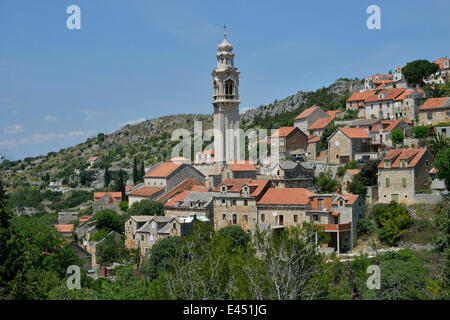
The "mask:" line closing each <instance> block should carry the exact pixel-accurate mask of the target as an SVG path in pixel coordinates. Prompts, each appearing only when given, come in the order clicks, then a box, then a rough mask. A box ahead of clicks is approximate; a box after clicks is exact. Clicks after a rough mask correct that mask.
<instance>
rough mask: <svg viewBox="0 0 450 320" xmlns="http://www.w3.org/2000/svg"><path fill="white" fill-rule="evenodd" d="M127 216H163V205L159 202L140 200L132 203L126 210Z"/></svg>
mask: <svg viewBox="0 0 450 320" xmlns="http://www.w3.org/2000/svg"><path fill="white" fill-rule="evenodd" d="M128 215H129V216H139V215H157V216H163V215H164V205H163V204H162V203H161V202H158V201H154V200H147V199H145V200H141V201H138V202H135V203H133V205H132V206H131V207H130V209H129V210H128Z"/></svg>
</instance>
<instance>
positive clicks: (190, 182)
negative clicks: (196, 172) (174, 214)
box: [157, 178, 204, 203]
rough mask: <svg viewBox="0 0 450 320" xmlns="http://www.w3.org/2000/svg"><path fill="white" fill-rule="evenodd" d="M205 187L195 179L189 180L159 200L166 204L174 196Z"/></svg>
mask: <svg viewBox="0 0 450 320" xmlns="http://www.w3.org/2000/svg"><path fill="white" fill-rule="evenodd" d="M196 186H197V187H204V184H203V183H201V182H200V181H198V180H197V179H194V178H187V179H185V180H183V181H182V182H180V183H179V184H178V185H177V186H176V187H175V188H172V190H169V191H167V192H166V193H164V194H163V195H162V196H160V197H159V198H158V199H157V200H158V201H160V202H162V203H164V202H166V201H167V200H169V199H170V198H172V197H173V196H175V195H177V194H178V193H180V192H183V191H188V190H192V189H193V188H194V187H196Z"/></svg>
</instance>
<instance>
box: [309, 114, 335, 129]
mask: <svg viewBox="0 0 450 320" xmlns="http://www.w3.org/2000/svg"><path fill="white" fill-rule="evenodd" d="M334 119H335V118H334V117H329V118H320V119H317V121H316V122H314V123H313V124H312V125H310V126H309V127H308V130H317V129H324V128H326V127H328V125H329V124H330V123H331V122H332V121H333V120H334Z"/></svg>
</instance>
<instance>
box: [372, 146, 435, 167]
mask: <svg viewBox="0 0 450 320" xmlns="http://www.w3.org/2000/svg"><path fill="white" fill-rule="evenodd" d="M426 152H427V149H393V150H390V151H389V152H388V153H387V154H386V156H385V157H384V158H383V161H381V162H380V164H379V165H378V168H384V162H385V161H387V160H389V161H390V162H391V166H390V167H391V168H401V160H406V161H407V164H408V165H407V168H414V167H415V166H416V165H417V163H418V162H419V161H420V159H422V157H423V156H424V155H425V153H426Z"/></svg>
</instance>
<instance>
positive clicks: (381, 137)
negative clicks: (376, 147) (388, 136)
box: [380, 134, 383, 144]
mask: <svg viewBox="0 0 450 320" xmlns="http://www.w3.org/2000/svg"><path fill="white" fill-rule="evenodd" d="M382 143H383V135H382V134H380V144H382Z"/></svg>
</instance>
